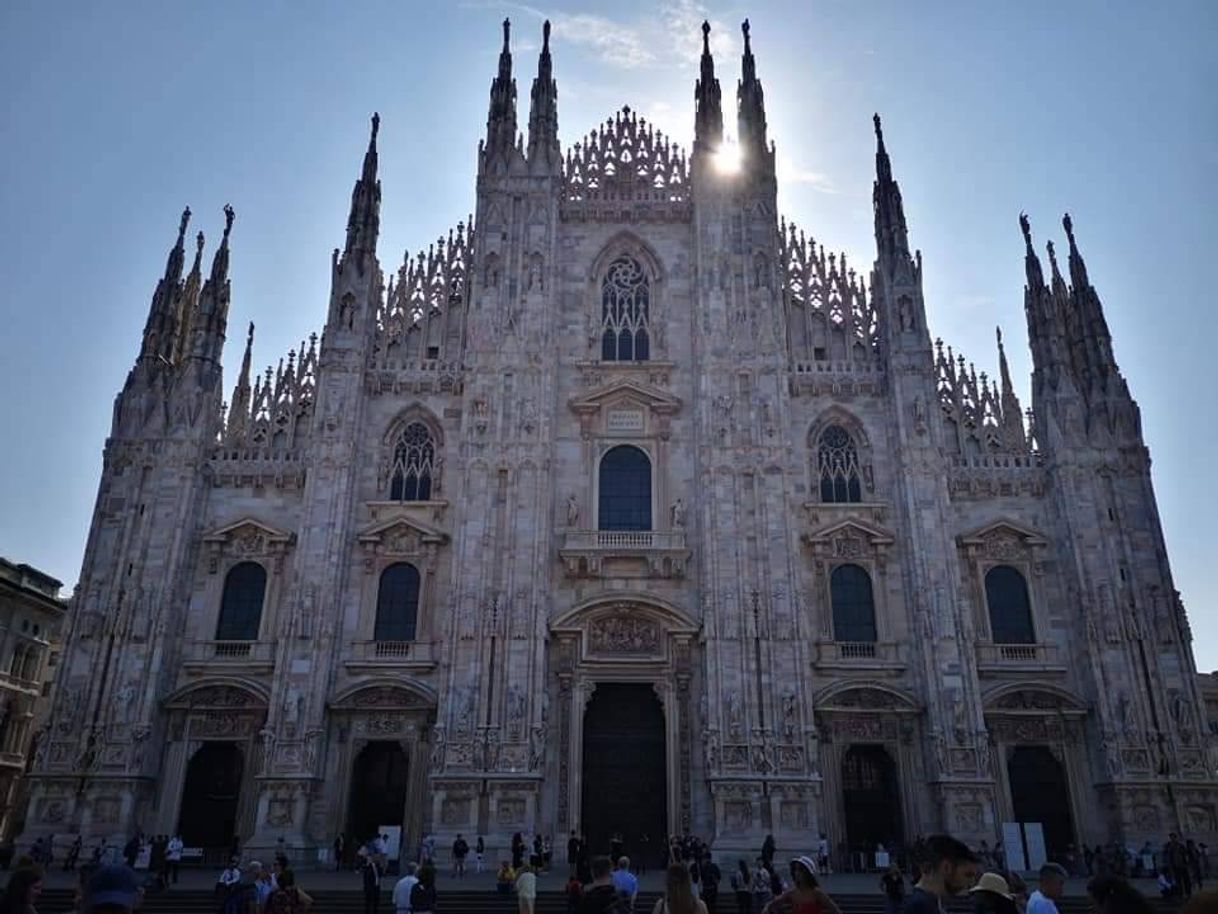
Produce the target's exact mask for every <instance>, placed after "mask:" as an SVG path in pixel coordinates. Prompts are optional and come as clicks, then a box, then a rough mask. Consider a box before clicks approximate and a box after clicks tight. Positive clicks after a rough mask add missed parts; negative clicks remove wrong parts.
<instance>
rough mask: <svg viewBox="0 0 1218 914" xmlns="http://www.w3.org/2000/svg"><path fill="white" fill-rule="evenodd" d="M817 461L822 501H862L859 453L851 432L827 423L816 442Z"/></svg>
mask: <svg viewBox="0 0 1218 914" xmlns="http://www.w3.org/2000/svg"><path fill="white" fill-rule="evenodd" d="M816 462H817V470H818V475H819V477H820V500H821V501H822V502H837V503H854V502H861V501H862V500H863V485H862V478H861V477H862V474H861V473H860V470H859V452H858V448H857V447H855V444H854V439H853V438H851V437H850V433H849V432H848V431H846V430H845V429H844V428H842V427H841V426H840V425H830V426H829V427H828V428H826V429H825V430H824V431H823V432H821V435H820V438H819V439H818V441H817V448H816Z"/></svg>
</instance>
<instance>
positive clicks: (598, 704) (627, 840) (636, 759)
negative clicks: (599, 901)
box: [582, 682, 669, 865]
mask: <svg viewBox="0 0 1218 914" xmlns="http://www.w3.org/2000/svg"><path fill="white" fill-rule="evenodd" d="M664 745H665V740H664V709H663V707H661V705H660V700H659V698H657V697H656V694H655V690H654V689H653V688H652V687H651V686H650V685H648V684H647V683H620V682H613V683H598V684H597V686H596V691H595V692H594V693H593V694H592V700H591V701H590V702H589V703H588V709H587V711H586V712H585V715H584V774H583V802H582V808H583V821H582V826H583V831H584V833H585V834H586V835H587V836H588V842H589V846H590V847H591V850H592V853H593V855H596V854H607V853H609V843H610V840H611V839H612V837H613V835H614V833H615V832H620V833H621V835H622V839H623V841H624V845H625V851H626V853H627V854H631V855H634V856H635V857H638V856H639V855H640V854H642V853H644V850H643V849H644V848H646V851H645V853H646V854H647V855H648V856H649V857H654V858H656V859H653V860H648V861H647V862H648V863H650V864H652V865H655V864H657V863H658V862H660V861H659V855H661V854H662V853H663V849H664V843H665V841H666V840H667V836H668V833H669V828H668V772H667V764H666V759H665V748H664ZM644 835H646V837H647V840H646V843H644V842H643V841H642V840H640V839H642V837H643V836H644Z"/></svg>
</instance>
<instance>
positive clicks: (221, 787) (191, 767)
mask: <svg viewBox="0 0 1218 914" xmlns="http://www.w3.org/2000/svg"><path fill="white" fill-rule="evenodd" d="M244 771H245V759H244V758H243V757H242V755H241V750H240V748H238V746H237V744H236V743H228V742H214V743H212V742H209V743H204V744H203V747H202V748H201V749H199V751H198V752H196V753H195V754H194V755H193V756H191V758H190V762H189V763H188V764H187V766H186V784H185V786H184V787H183V788H182V807H181V812H180V813H179V814H178V832H179V834H181V836H182V842H183V843H184V844H185V845H186V846H187V847H201V848H203V851H204V859H205V860H209V861H210V860H213V859H217V855H221V856H222V855H223V854H226V853H227V852H228V850H229V848H230V847H232V845H233V841H234V839H235V838H236V837H237V806H238V801H239V800H240V797H241V776H242V774H243V773H244Z"/></svg>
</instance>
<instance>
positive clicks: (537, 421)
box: [26, 23, 1218, 858]
mask: <svg viewBox="0 0 1218 914" xmlns="http://www.w3.org/2000/svg"><path fill="white" fill-rule="evenodd" d="M708 29H709V27H704V50H703V56H702V63H701V73H700V76H699V79H698V80H697V83H696V89H695V96H696V110H695V119H696V121H695V122H696V139H695V141H694V145H693V148H692V150H690V151H689V152H688V153H687V152H685V151H683V150H681V149H679V148H677V147H676V146H674V145H673V144H671V143H670V142H668V141H667V140H666V139H665V138H664V137H663V136H662V135H661V134H660V133H659V132H657V131H656V130H654V129H653V128H652V127H651V126H649V125H648V124H647V123H646V122H645V121H644V120H643V119H642V118H640V117H639V116H638V115H637V114H636V113H634V112H633V111H631V110H630V109H629V108H626V109H623V110H622V111H621V112H619V113H618V114H616V115H614V116H613V117H612V118H611V119H610V120H609V121H607V122H606V123H605V124H604V125H603V126H601V127H600V128H598V129H597V130H595V131H593V132H592V133H591V134H590V135H589V136H587V137H586V138H585V139H584V140H582V141H581V142H579V143H577V144H574V145H572V146H570V147H567V148H566V149H564V148H563V147H562V146H561V145H560V143H559V138H558V115H557V88H556V83H555V81H554V78H553V75H552V63H551V55H550V48H549V28H548V25H547V27H546V34H545V42H544V45H543V48H542V50H541V52H540V59H539V61H538V65H537V72H536V76H535V78H534V79H533V82H532V91H531V96H530V99H529V112H528V124H527V128H526V129H525V130H524V131H520V132H518V125H517V104H516V101H517V100H516V86H515V81H514V78H513V73H512V57H511V54H510V51H509V47H508V26H507V23H505V24H504V47H503V51H502V54H501V56H500V60H499V70H498V74H497V75H496V76H495V78H494V80H493V82H492V86H491V93H490V95H491V97H490V111H489V116H488V120H487V131H486V136H485V139H484V140H483V142H482V143H481V145H480V149H479V153H478V173H477V191H476V199H477V204H476V212H475V215H474V217H473V218H472V219H471V220H469V221H466V222H462V223H460V224H458V225H456V226H455V228H454V229H453V230H451V231H449V232H447V234H446V235H444V236H442V237H441V238H440V239H439V241H438V242H436V243H435V244H434V245H432V246H431V247H429V248H428V250H427V251H425V252H421V253H419V254H418V255H417V256H408V257H407V258H406V260H405V262H404V263H403V265H402V266H401V267H400V268H399V269H398V270H397V271H396V272H393V271H389V272H386V271H385V270H383V269H382V266H381V263H380V261H379V259H378V254H377V236H378V226H379V211H380V203H381V190H380V184H379V182H378V180H377V125H378V121H377V119H376V118H374V119H373V127H372V138H371V142H370V144H369V146H368V150H367V153H366V156H365V159H364V163H363V170H362V174H361V176H360V177H359V179H358V181H357V182H356V184H355V189H354V192H353V194H352V201H351V211H350V218H349V222H348V226H347V233H346V240H345V243H344V245H343V247H342V248H341V249H340V250H338V249H336V250H335V252H334V257H333V264H332V281H331V288H330V293H329V306H328V310H327V312H326V314H325V319H324V327H323V329H322V331H321V333H320V336H316V335H315V336H313V337H310V338H309V339H308V340H306V341H305V342H304V343H302V344H301V346H300V348H299V349H298V350H294V351H293V352H291V353H289V354H288V355H287V357H286V359H283V360H281V361H280V362H279V364H278V367H277V368H275V369H274V370H272V369H267V371H266V373H265V374H251V347H252V342H253V326H252V325H251V326H250V330H249V335H248V338H247V339H246V340H245V342H246V347H245V356H244V361H243V363H242V367H241V372H240V376H239V377H238V378H237V380H236V384H235V387H234V388H233V390H232V393H231V397H230V399H229V402H228V404H227V405H226V404H225V403H224V392H223V387H222V378H221V368H220V360H221V353H222V349H223V345H224V342H225V336H226V332H227V323H228V317H229V308H230V284H229V280H228V275H227V274H228V263H229V256H230V249H229V242H230V231H231V229H232V227H233V219H234V214H233V211H232V210H231V209H228V208H226V211H225V228H224V232H223V237H222V239H221V241H220V244H219V246H218V248H217V250H216V252H215V254H214V258H213V260H212V263H211V268H210V273H209V274H208V275H204V274H205V271H204V268H203V250H204V240H203V237H202V234H201V233H200V235H199V236H198V238H197V242H196V246H195V250H194V255H193V266H190V267H189V268H188V266H187V256H188V255H187V251H186V248H187V247H188V242H187V221H188V217H189V211H187V213H186V214H185V215H184V216H183V219H182V222H181V225H180V227H179V231H178V237H177V242H176V244H175V245H174V246H173V247H172V250H171V252H170V255H169V260H168V265H167V267H166V271H165V275H164V277H163V278H162V279H161V280H160V281H159V283H158V285H157V287H156V291H155V294H154V296H153V300H152V304H151V309H150V312H149V316H148V321H147V325H146V328H145V331H144V335H143V340H142V343H141V346H140V351H139V356H138V358H137V360H136V362H135V365H134V367H133V368H132V370H131V372H130V375H129V377H128V379H127V382H126V384H125V386H124V387H123V389H122V391H121V392H120V393H119V395H118V397H117V400H116V402H115V408H114V420H113V430H112V433H111V436H110V438H109V439H108V440H107V442H106V446H105V456H104V469H103V474H102V480H101V484H100V489H99V492H98V497H97V504H96V508H95V512H94V515H93V524H92V529H91V531H90V535H89V539H88V544H87V550H86V555H85V558H84V565H83V570H82V573H81V578H80V583H79V586H78V588H77V591H76V595H75V598H74V604H73V611H72V621H71V630H70V634H69V636H68V638H67V643H66V646H65V651H64V655H63V661H62V668H61V670H60V672H59V676H58V682H59V688H58V691H57V697H56V701H55V708H54V712H53V714H52V717H51V719H50V722H49V725H48V727H47V728H46V729H45V730H44V732H42V733H41V734H40V735H39V743H38V751H37V757H36V761H35V764H34V770H33V772H32V775H31V784H30V808H29V811H28V816H27V831H26V837H27V839H32V838H33V837H35V836H38V835H45V834H51V833H59V834H61V835H62V834H65V833H74V832H77V831H80V832H83V833H84V834H85V835H86V836H91V837H93V836H104V837H107V838H115V839H117V838H118V837H120V836H122V835H129V834H131V833H133V832H134V831H135V830H136V829H137V828H139V829H143V830H144V831H145V832H151V833H172V832H174V831H180V832H181V833H182V836H183V838H184V840H185V841H186V843H187V845H188V846H191V847H197V848H201V849H202V852H203V853H204V855H205V857H206V855H208V854H211V853H213V852H214V851H215V849H221V850H223V849H226V848H227V847H228V846H229V845H230V844H231V842H232V840H233V838H234V836H235V837H236V838H237V840H238V841H239V842H240V843H241V844H242V845H243V846H245V847H247V848H250V849H251V851H253V852H257V851H258V850H259V849H263V851H264V852H265V851H268V850H270V849H272V848H274V847H275V846H276V844H277V842H278V841H279V840H280V839H283V840H284V841H285V842H286V844H287V845H288V846H289V847H290V848H293V849H294V851H295V852H296V853H298V854H300V855H301V856H307V857H309V858H311V857H312V855H313V854H314V852H315V851H317V852H318V855H319V857H321V856H323V855H324V853H325V851H326V850H328V849H329V848H330V847H331V845H332V842H333V841H334V838H335V836H336V834H338V833H345V834H346V835H347V838H348V844H349V846H350V843H351V842H353V841H355V840H359V839H361V838H364V837H366V836H367V835H369V834H371V833H372V832H373V831H374V830H380V831H384V830H386V829H387V828H396V827H399V826H400V827H401V833H400V834H401V840H402V844H403V846H404V847H406V848H410V849H413V848H414V847H415V846H416V844H417V842H418V841H419V840H420V838H421V836H423V835H425V834H434V835H435V836H436V839H437V844H438V846H439V847H441V848H444V847H446V846H447V845H448V844H449V843H451V840H452V838H453V837H455V835H456V834H457V833H458V832H460V833H463V834H465V835H466V836H467V837H469V836H472V835H477V834H482V835H485V836H486V838H487V842H488V845H489V846H490V847H491V848H496V847H502V846H505V845H506V844H507V843H508V841H509V839H510V836H511V835H512V834H513V833H515V832H517V831H521V832H528V831H541V832H545V833H550V834H553V835H555V836H557V837H556V841H555V843H556V845H561V844H562V841H563V836H565V835H566V834H568V833H569V832H571V831H573V830H581V831H584V832H586V833H587V834H588V835H589V838H590V839H591V840H592V841H593V842H594V844H605V845H607V840H608V836H609V835H610V834H611V833H612V832H614V831H621V832H622V833H623V835H624V837H625V841H626V844H627V846H628V847H631V848H636V849H642V850H644V851H645V852H646V849H647V848H648V847H655V846H657V845H659V843H660V841H661V840H662V836H663V835H665V834H670V833H681V832H688V833H694V834H698V835H701V836H703V837H704V838H705V839H706V840H708V841H709V842H710V843H711V844H712V847H713V848H715V849H716V850H718V851H722V852H727V851H732V850H735V849H739V848H745V847H749V848H754V847H756V846H758V845H759V843H760V840H761V838H762V837H763V836H764V835H765V834H767V833H772V834H773V835H774V836H775V838H776V841H777V843H778V845H779V846H780V847H789V848H792V849H794V848H804V849H807V848H809V847H810V846H811V845H812V844H813V843H814V842H815V841H816V840H817V838H818V837H819V835H820V834H822V833H823V834H824V835H826V836H827V837H828V839H829V840H830V842H831V843H832V845H833V846H834V847H835V848H836V847H845V848H851V849H853V848H860V847H866V848H873V847H874V845H875V844H876V843H878V842H883V843H885V844H888V845H890V846H891V845H893V844H899V843H901V842H906V841H909V840H912V838H913V837H914V836H915V835H917V834H919V833H927V832H930V831H932V830H936V829H947V830H950V831H951V832H953V833H955V834H957V835H958V836H960V837H962V838H965V839H967V840H970V841H973V842H979V841H980V840H982V839H985V840H987V841H989V842H991V843H992V842H994V841H996V840H998V839H999V838H1000V837H1001V830H1002V825H1003V823H1014V822H1020V823H1034V822H1035V823H1040V824H1041V826H1042V829H1043V834H1044V839H1045V843H1046V845H1047V846H1048V849H1049V851H1050V853H1062V852H1064V850H1065V848H1066V847H1068V845H1070V844H1075V845H1077V844H1081V843H1084V842H1085V843H1088V844H1093V843H1096V842H1099V841H1101V840H1111V839H1122V840H1127V841H1130V842H1137V843H1139V844H1140V842H1142V841H1143V840H1145V839H1153V840H1160V839H1161V838H1162V837H1163V836H1164V835H1165V834H1166V832H1167V831H1169V830H1179V831H1182V832H1186V833H1188V834H1190V835H1193V836H1196V837H1198V838H1203V839H1204V838H1205V837H1207V836H1208V839H1209V841H1210V842H1211V843H1212V842H1214V841H1218V771H1216V770H1215V762H1216V760H1218V759H1216V757H1215V756H1216V754H1215V748H1216V744H1215V737H1214V736H1213V735H1212V733H1211V729H1210V725H1209V723H1208V721H1209V717H1210V715H1209V714H1207V710H1206V707H1205V703H1204V699H1203V696H1202V693H1201V691H1200V687H1199V685H1198V681H1197V677H1196V673H1195V670H1194V663H1193V658H1192V653H1191V648H1190V634H1189V629H1188V624H1187V620H1186V618H1185V614H1184V610H1183V607H1182V606H1181V603H1180V601H1179V598H1178V596H1177V593H1176V590H1175V588H1174V587H1173V583H1172V577H1171V571H1170V567H1169V563H1168V557H1167V553H1166V549H1165V546H1164V540H1163V535H1162V531H1161V529H1160V523H1159V517H1158V512H1157V508H1156V503H1155V496H1154V493H1153V490H1152V487H1151V478H1150V460H1149V454H1148V451H1147V448H1146V445H1145V443H1144V441H1143V437H1142V432H1141V424H1140V417H1139V412H1138V407H1137V405H1136V403H1135V402H1134V400H1133V399H1132V397H1131V395H1130V392H1129V390H1128V388H1127V386H1126V383H1125V381H1124V379H1123V377H1122V376H1121V374H1120V372H1119V370H1118V367H1117V364H1116V362H1115V360H1114V358H1113V351H1112V344H1111V339H1110V336H1109V332H1108V328H1107V325H1106V323H1105V319H1104V314H1103V309H1102V306H1101V303H1100V299H1099V297H1098V296H1097V293H1096V291H1095V288H1094V287H1093V286H1092V284H1091V282H1090V279H1089V278H1088V275H1087V270H1086V266H1085V264H1084V261H1083V257H1082V255H1081V254H1080V252H1079V249H1078V246H1077V245H1076V243H1075V238H1074V233H1073V227H1072V225H1071V223H1070V220H1069V218H1068V217H1067V218H1066V219H1065V220H1064V224H1065V235H1066V241H1067V244H1068V253H1067V254H1066V256H1065V258H1064V259H1065V261H1066V262H1065V263H1064V264H1063V267H1062V268H1060V269H1059V265H1058V260H1057V257H1056V255H1055V252H1054V250H1053V247H1052V244H1051V243H1050V245H1049V248H1048V252H1047V260H1046V261H1045V262H1042V260H1041V257H1040V255H1039V254H1038V253H1037V251H1036V250H1035V249H1034V247H1033V241H1032V235H1031V227H1030V226H1029V224H1028V222H1027V220H1026V219H1021V223H1022V228H1023V235H1024V239H1025V247H1026V250H1025V260H1026V267H1027V285H1026V287H1025V289H1024V298H1025V306H1026V315H1027V327H1028V339H1029V343H1030V346H1031V349H1032V354H1033V359H1034V372H1033V377H1032V404H1031V406H1032V409H1031V410H1029V411H1028V412H1027V413H1025V412H1024V410H1023V409H1022V407H1021V404H1020V402H1019V400H1018V398H1017V396H1016V394H1015V392H1014V388H1013V385H1012V382H1011V379H1010V376H1009V372H1008V370H1007V364H1006V359H1005V355H1004V354H1003V350H1002V340H1001V337H1000V338H999V341H998V371H997V373H996V380H993V381H992V380H990V379H988V378H987V377H986V375H985V374H978V373H977V372H976V371H975V370H974V369H973V368H972V366H971V365H968V364H967V363H966V361H965V359H964V358H963V357H961V356H957V355H956V354H955V353H953V351H952V350H951V349H947V348H944V347H943V345H942V344H941V343H938V342H932V337H931V334H930V330H929V328H928V325H927V313H926V307H925V303H924V300H923V294H922V270H923V265H922V259H921V256H920V254H919V253H917V252H915V251H913V250H912V249H911V247H910V244H909V239H908V232H907V229H906V223H905V216H904V211H903V206H902V201H901V194H900V190H899V188H898V185H897V182H896V180H895V179H894V177H893V171H892V167H891V163H890V160H889V156H888V153H887V151H886V149H885V146H884V138H883V135H882V133H881V129H880V122H879V118H878V117H877V118H876V121H875V128H876V139H877V149H876V153H875V160H876V168H877V173H876V179H875V185H874V204H875V237H876V245H877V249H876V258H875V261H874V264H873V266H872V267H871V270H870V272H869V273H868V274H867V275H864V274H863V273H862V272H856V270H855V268H854V267H853V266H851V265H848V264H847V262H846V258H845V257H844V256H838V255H836V254H834V253H830V252H827V251H826V249H825V248H824V247H823V246H821V245H819V244H817V243H816V242H814V241H813V240H812V239H811V238H810V237H808V236H806V235H805V234H804V232H802V231H800V230H798V229H797V228H796V227H795V226H793V225H791V224H789V223H787V222H786V221H785V220H784V219H783V218H781V217H780V215H779V213H778V211H777V206H776V177H775V169H774V149H773V146H772V145H771V144H770V142H769V141H768V139H767V133H766V130H767V128H766V118H765V108H764V96H763V92H762V86H761V83H760V81H759V80H758V77H757V72H756V62H755V60H754V57H753V53H752V49H751V46H750V41H749V34H748V30H747V23H746V26H745V33H744V39H745V42H744V56H743V61H742V73H741V78H740V80H739V83H738V89H737V100H736V117H737V125H738V137H739V149H740V152H741V160H740V163H739V166H738V167H737V168H734V169H733V168H729V167H726V163H725V161H724V157H723V156H722V150H721V147H722V143H723V111H722V101H721V92H720V87H719V82H718V80H717V78H716V76H715V69H714V61H713V60H712V57H711V54H710V51H709V44H708V42H707V41H706V40H705V39H706V32H707V31H708ZM1046 267H1047V269H1046ZM395 834H396V832H395Z"/></svg>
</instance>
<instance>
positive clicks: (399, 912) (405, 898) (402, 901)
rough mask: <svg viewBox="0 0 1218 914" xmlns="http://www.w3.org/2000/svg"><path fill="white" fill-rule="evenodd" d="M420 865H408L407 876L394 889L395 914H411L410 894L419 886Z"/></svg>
mask: <svg viewBox="0 0 1218 914" xmlns="http://www.w3.org/2000/svg"><path fill="white" fill-rule="evenodd" d="M418 872H419V865H418V864H417V863H407V864H406V875H405V876H403V877H402V878H401V879H399V880H398V882H397V885H395V886H394V887H393V914H411V910H410V893H411V892H412V891H413V890H414V887H415V886H416V885H418V884H419V876H418Z"/></svg>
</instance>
